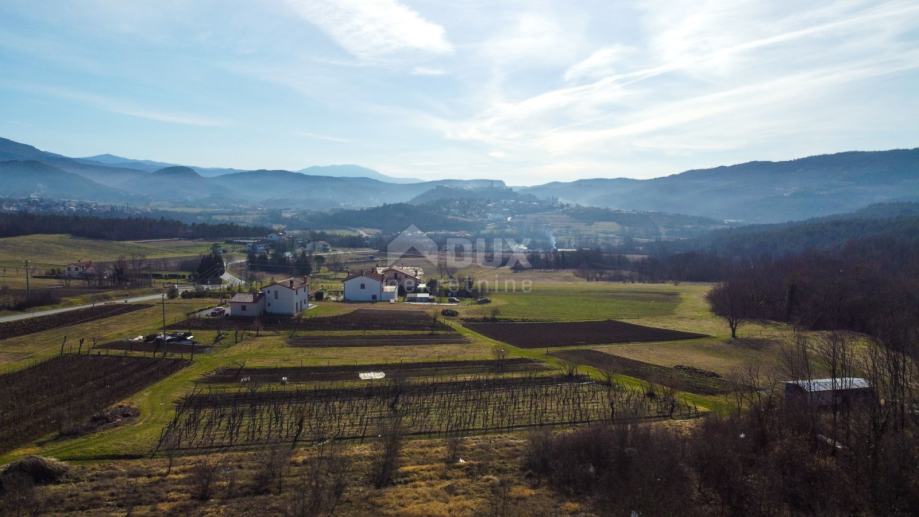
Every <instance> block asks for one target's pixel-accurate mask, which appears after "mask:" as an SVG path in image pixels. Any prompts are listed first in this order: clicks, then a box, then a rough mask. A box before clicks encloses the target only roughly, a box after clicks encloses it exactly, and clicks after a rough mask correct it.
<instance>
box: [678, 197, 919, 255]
mask: <svg viewBox="0 0 919 517" xmlns="http://www.w3.org/2000/svg"><path fill="white" fill-rule="evenodd" d="M865 239H896V240H901V241H913V242H915V241H919V203H885V204H878V205H872V206H869V207H866V208H864V209H861V210H857V211H855V212H852V213H847V214H839V215H834V216H829V217H820V218H815V219H808V220H805V221H798V222H790V223H781V224H756V225H750V226H742V227H738V228H730V229H723V230H716V231H713V232H711V233H708V234H706V235H703V236H700V237H699V238H698V239H694V240H691V241H686V242H683V243H680V244H679V245H677V247H678V248H682V249H693V250H703V251H709V252H712V253H714V254H717V255H733V256H741V257H754V258H756V257H763V256H770V255H787V254H793V253H800V252H802V251H805V250H814V249H819V250H827V249H838V248H841V247H843V246H845V245H846V244H847V243H848V242H850V241H852V240H865ZM879 253H883V252H882V251H880V250H879Z"/></svg>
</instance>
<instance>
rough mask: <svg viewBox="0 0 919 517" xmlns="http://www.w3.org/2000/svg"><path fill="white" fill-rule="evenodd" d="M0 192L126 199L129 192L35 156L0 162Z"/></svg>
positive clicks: (60, 196)
mask: <svg viewBox="0 0 919 517" xmlns="http://www.w3.org/2000/svg"><path fill="white" fill-rule="evenodd" d="M0 184H2V185H3V188H2V189H0V195H2V196H3V197H20V198H21V197H29V196H32V195H38V196H41V197H53V198H60V199H89V200H97V201H126V200H128V199H130V197H131V196H129V195H128V194H126V193H124V192H121V191H118V190H115V189H112V188H108V187H105V186H103V185H99V184H98V183H95V182H93V181H92V180H89V179H86V178H84V177H82V176H79V175H77V174H73V173H70V172H67V171H64V170H62V169H59V168H57V167H54V166H52V165H48V164H46V163H42V162H39V161H35V160H27V161H20V160H11V161H4V162H0Z"/></svg>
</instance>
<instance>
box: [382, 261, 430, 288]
mask: <svg viewBox="0 0 919 517" xmlns="http://www.w3.org/2000/svg"><path fill="white" fill-rule="evenodd" d="M376 272H377V274H378V275H380V276H382V277H383V283H384V284H386V285H395V286H398V287H399V289H400V290H401V291H402V292H403V293H410V292H412V291H414V290H415V289H416V287H417V286H419V285H421V284H422V283H423V280H422V278H423V277H424V269H422V268H420V267H413V266H403V265H392V266H381V267H377V268H376Z"/></svg>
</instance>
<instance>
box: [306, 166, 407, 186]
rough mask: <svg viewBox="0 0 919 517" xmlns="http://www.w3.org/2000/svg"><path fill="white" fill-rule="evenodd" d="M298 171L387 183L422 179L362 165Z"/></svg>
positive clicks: (313, 174)
mask: <svg viewBox="0 0 919 517" xmlns="http://www.w3.org/2000/svg"><path fill="white" fill-rule="evenodd" d="M298 172H301V173H303V174H309V175H311V176H332V177H335V178H370V179H375V180H377V181H385V182H387V183H419V182H420V181H421V180H419V179H415V178H396V177H393V176H387V175H386V174H383V173H381V172H377V171H375V170H373V169H368V168H367V167H361V166H360V165H313V166H312V167H307V168H305V169H300V170H299V171H298Z"/></svg>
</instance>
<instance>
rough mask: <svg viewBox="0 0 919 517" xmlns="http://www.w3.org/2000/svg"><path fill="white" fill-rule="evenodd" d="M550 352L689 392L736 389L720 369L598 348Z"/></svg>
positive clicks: (711, 393)
mask: <svg viewBox="0 0 919 517" xmlns="http://www.w3.org/2000/svg"><path fill="white" fill-rule="evenodd" d="M550 355H553V356H555V357H558V358H559V359H563V360H565V361H571V362H573V363H578V364H586V365H588V366H593V367H594V368H597V369H599V370H602V371H605V372H613V373H621V374H625V375H628V376H629V377H636V378H638V379H644V380H647V381H651V382H653V383H655V384H660V385H663V386H667V387H670V388H673V389H677V390H680V391H687V392H690V393H698V394H701V395H721V394H724V393H730V392H731V391H732V390H733V386H732V385H731V383H730V382H728V381H727V380H725V379H723V378H721V376H720V375H718V374H717V373H715V372H707V371H705V370H700V369H697V368H691V367H687V366H683V367H674V368H668V367H666V366H660V365H656V364H651V363H646V362H643V361H636V360H634V359H628V358H625V357H619V356H617V355H613V354H608V353H605V352H600V351H598V350H562V351H558V352H552V354H550Z"/></svg>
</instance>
